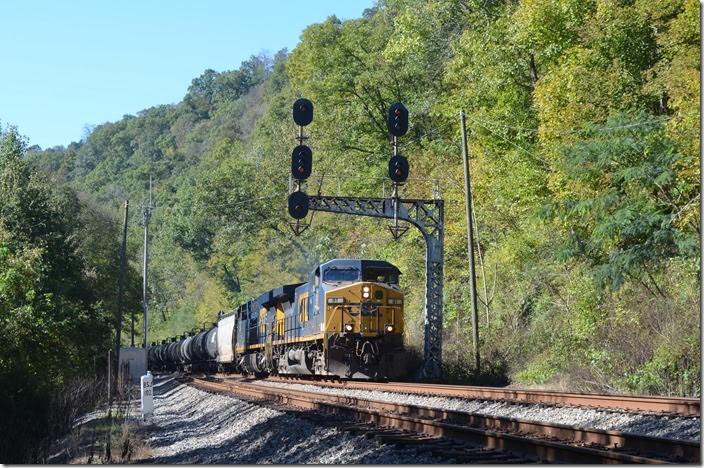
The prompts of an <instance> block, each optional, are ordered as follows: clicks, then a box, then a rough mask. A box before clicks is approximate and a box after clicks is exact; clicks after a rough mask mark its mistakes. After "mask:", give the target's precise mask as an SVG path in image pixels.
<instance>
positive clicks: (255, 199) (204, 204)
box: [140, 192, 283, 209]
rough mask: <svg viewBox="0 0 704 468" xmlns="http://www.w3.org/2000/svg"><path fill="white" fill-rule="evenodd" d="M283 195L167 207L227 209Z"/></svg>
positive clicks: (153, 206)
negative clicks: (231, 201)
mask: <svg viewBox="0 0 704 468" xmlns="http://www.w3.org/2000/svg"><path fill="white" fill-rule="evenodd" d="M281 195H283V192H279V193H275V194H274V195H268V196H266V197H258V198H250V199H247V200H240V201H238V202H233V203H219V204H216V203H198V204H195V205H181V204H178V203H174V204H171V205H167V206H166V207H167V208H190V209H193V208H220V207H226V206H239V205H244V204H247V203H252V202H255V201H260V200H269V199H271V198H276V197H278V196H281ZM140 206H142V205H140ZM152 208H159V207H158V206H156V205H152Z"/></svg>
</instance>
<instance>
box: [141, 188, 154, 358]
mask: <svg viewBox="0 0 704 468" xmlns="http://www.w3.org/2000/svg"><path fill="white" fill-rule="evenodd" d="M152 208H153V206H152V176H149V206H146V207H144V211H143V214H144V268H143V271H144V281H143V283H142V298H143V301H144V347H145V348H146V347H147V339H148V336H147V335H148V331H147V330H148V325H149V308H148V306H147V264H148V263H149V218H150V217H151V215H152Z"/></svg>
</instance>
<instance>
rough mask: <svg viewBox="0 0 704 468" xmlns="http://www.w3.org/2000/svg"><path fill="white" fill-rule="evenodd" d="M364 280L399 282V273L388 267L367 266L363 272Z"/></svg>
mask: <svg viewBox="0 0 704 468" xmlns="http://www.w3.org/2000/svg"><path fill="white" fill-rule="evenodd" d="M362 281H373V282H375V283H390V284H398V273H396V272H395V271H394V270H391V269H388V268H366V269H365V270H364V271H363V272H362Z"/></svg>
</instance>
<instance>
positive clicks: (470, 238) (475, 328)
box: [460, 110, 479, 372]
mask: <svg viewBox="0 0 704 468" xmlns="http://www.w3.org/2000/svg"><path fill="white" fill-rule="evenodd" d="M460 124H461V126H462V157H463V159H464V185H465V192H464V202H465V206H466V211H467V258H468V260H469V285H470V289H471V292H472V341H473V342H474V367H475V369H476V371H477V372H479V321H478V319H477V284H476V281H475V276H476V275H475V272H474V234H473V233H472V203H471V202H472V189H471V186H470V179H469V156H468V153H469V151H468V150H467V127H466V126H465V123H464V111H463V110H461V111H460Z"/></svg>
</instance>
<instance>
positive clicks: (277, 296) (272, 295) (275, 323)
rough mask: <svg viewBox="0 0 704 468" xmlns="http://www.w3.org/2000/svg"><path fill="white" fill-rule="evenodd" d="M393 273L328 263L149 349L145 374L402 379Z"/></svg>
mask: <svg viewBox="0 0 704 468" xmlns="http://www.w3.org/2000/svg"><path fill="white" fill-rule="evenodd" d="M400 274H401V272H400V271H399V269H398V268H396V267H395V266H394V265H392V264H390V263H388V262H385V261H382V260H360V259H335V260H331V261H329V262H327V263H323V264H322V265H320V266H318V267H316V268H315V269H314V270H313V271H312V272H311V273H310V277H309V281H308V282H307V283H298V284H288V285H285V286H281V287H280V288H276V289H272V290H270V291H267V292H265V293H264V294H262V295H261V296H259V297H258V298H256V299H252V300H250V301H248V302H246V303H244V304H242V305H240V306H239V307H237V308H236V309H235V310H234V311H232V312H230V313H228V314H224V313H222V312H221V313H220V314H219V315H218V321H217V323H213V327H212V328H210V329H209V330H205V329H203V330H201V331H200V333H198V334H195V333H191V334H190V335H189V336H185V335H183V336H181V337H180V338H172V339H171V341H170V342H166V341H162V342H161V344H153V345H152V346H151V347H150V348H149V350H148V359H149V368H150V369H151V370H152V371H182V372H221V373H237V372H240V373H243V374H245V375H248V374H249V375H254V376H257V377H263V376H266V375H291V376H322V377H326V378H340V379H384V378H395V377H398V376H400V375H402V374H403V373H404V371H405V369H404V362H405V360H404V354H403V323H404V321H403V306H404V304H403V299H404V295H403V293H402V292H401V290H400V288H399V285H398V278H399V275H400Z"/></svg>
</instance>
